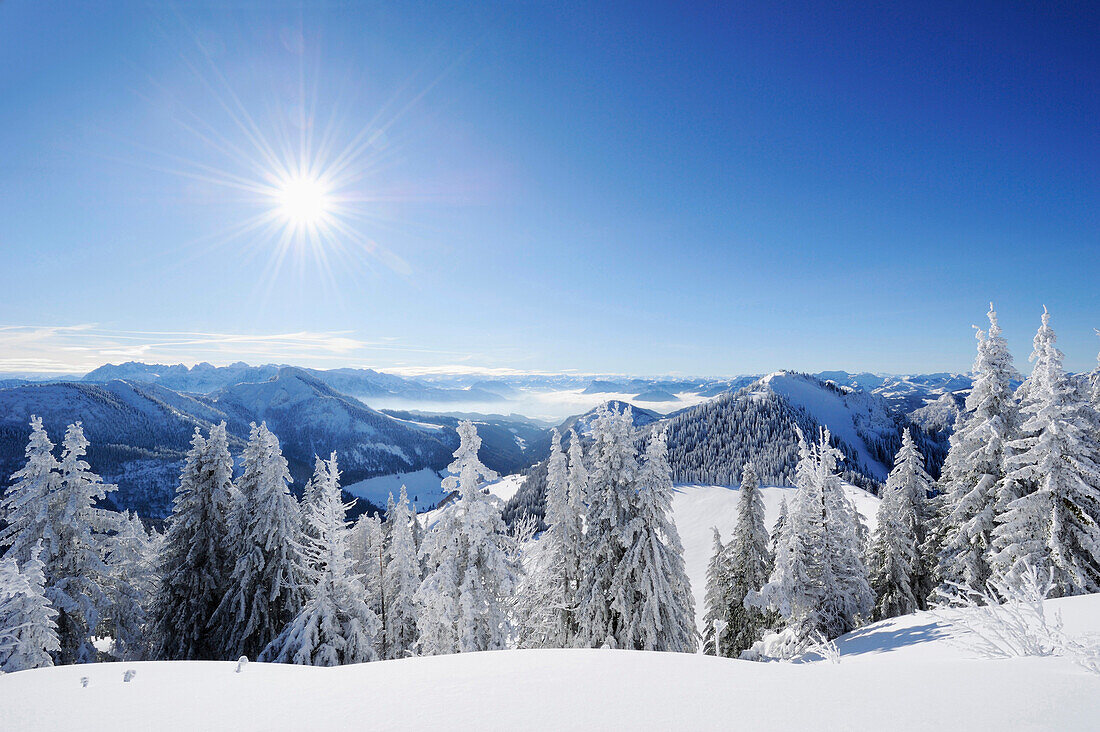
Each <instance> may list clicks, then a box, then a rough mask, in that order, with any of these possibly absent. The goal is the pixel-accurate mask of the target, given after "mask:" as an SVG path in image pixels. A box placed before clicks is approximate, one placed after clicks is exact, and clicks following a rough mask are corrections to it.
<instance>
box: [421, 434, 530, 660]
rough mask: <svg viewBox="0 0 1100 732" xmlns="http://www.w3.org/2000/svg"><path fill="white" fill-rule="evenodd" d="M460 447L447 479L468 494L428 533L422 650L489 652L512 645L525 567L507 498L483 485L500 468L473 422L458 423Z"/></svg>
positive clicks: (450, 486)
mask: <svg viewBox="0 0 1100 732" xmlns="http://www.w3.org/2000/svg"><path fill="white" fill-rule="evenodd" d="M458 435H459V446H458V449H457V450H455V453H454V457H455V459H454V461H453V462H452V463H451V464H450V465H449V466H448V468H447V469H448V470H449V471H450V472H451V473H452V474H453V475H452V476H450V477H448V478H447V479H446V480H445V481H444V482H443V485H444V487H445V488H447V489H448V490H455V489H457V490H458V491H459V493H460V494H461V497H460V499H459V500H458V501H457V502H455V503H453V504H452V505H451V506H449V507H448V508H447V509H445V510H444V511H443V514H442V516H441V517H440V520H439V521H438V522H437V524H436V525H435V526H434V527H433V528H432V529H431V531H429V532H428V534H427V535H426V536H425V537H424V544H423V546H422V547H421V555H422V556H423V557H424V559H425V562H426V565H427V570H426V574H425V577H424V581H423V583H422V584H421V585H420V589H419V590H417V593H416V597H417V605H418V607H419V610H420V617H419V619H418V628H419V630H420V643H419V646H420V652H421V653H424V654H438V653H449V652H468V651H487V650H497V649H502V648H505V647H507V644H508V641H509V638H510V637H511V635H512V623H511V619H510V618H509V614H508V609H509V606H510V605H511V604H512V597H513V596H514V593H515V591H516V586H517V583H518V581H519V578H520V575H521V573H522V571H523V568H522V566H521V565H520V563H519V561H518V558H517V553H516V551H515V546H514V542H513V539H512V537H511V536H509V535H508V533H507V529H506V527H505V525H504V520H503V519H502V518H501V506H500V501H499V500H498V499H496V498H495V497H493V496H491V495H488V494H486V493H484V492H483V491H482V488H481V486H482V482H483V481H484V480H494V479H495V478H496V477H497V475H496V473H495V472H493V471H492V470H490V469H489V468H487V467H485V465H483V464H482V462H481V460H480V459H479V458H478V455H477V453H478V449H479V448H480V447H481V438H480V437H478V435H477V429H476V428H475V427H474V424H473V422H470V421H469V420H464V421H462V422H460V423H459V425H458Z"/></svg>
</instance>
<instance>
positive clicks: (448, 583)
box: [415, 501, 463, 656]
mask: <svg viewBox="0 0 1100 732" xmlns="http://www.w3.org/2000/svg"><path fill="white" fill-rule="evenodd" d="M462 542H463V537H462V534H461V527H460V525H459V520H458V504H457V503H455V502H453V501H452V502H451V503H449V504H447V506H445V507H444V508H443V510H442V511H441V512H440V513H439V516H438V518H437V519H436V521H435V524H434V525H432V526H430V527H429V528H428V530H427V531H425V532H424V539H423V542H422V544H421V547H420V560H421V563H422V565H423V571H424V574H423V577H424V579H423V581H422V582H421V583H420V587H418V588H417V590H416V595H415V600H416V615H417V620H416V627H417V634H418V638H417V644H416V652H417V653H418V654H419V655H422V656H437V655H443V654H447V653H458V652H459V645H458V583H459V560H460V555H461V553H462Z"/></svg>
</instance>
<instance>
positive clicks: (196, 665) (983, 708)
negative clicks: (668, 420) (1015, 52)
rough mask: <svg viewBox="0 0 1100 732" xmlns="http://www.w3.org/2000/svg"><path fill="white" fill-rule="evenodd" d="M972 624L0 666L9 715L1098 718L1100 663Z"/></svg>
mask: <svg viewBox="0 0 1100 732" xmlns="http://www.w3.org/2000/svg"><path fill="white" fill-rule="evenodd" d="M1049 605H1050V607H1051V608H1052V609H1058V610H1060V611H1061V612H1062V614H1063V617H1064V620H1065V630H1066V631H1067V633H1070V634H1072V635H1081V634H1084V633H1089V632H1098V631H1100V595H1090V596H1085V597H1075V598H1069V599H1065V600H1055V601H1049ZM957 632H958V631H953V629H952V627H951V626H946V625H943V624H941V623H939V622H937V620H936V619H935V618H934V617H932V616H931V615H929V614H927V613H922V614H918V615H913V616H908V617H905V618H899V619H895V620H892V621H886V622H882V623H877V624H875V625H871V626H868V627H866V628H863V629H861V630H859V631H856V632H855V633H851V634H849V635H847V636H844V637H843V638H841V639H840V640H839V641H838V646H839V648H840V651H841V661H840V663H839V664H832V663H827V662H815V663H807V664H784V663H768V664H762V663H752V662H749V661H733V660H728V659H719V658H713V657H709V656H697V655H684V654H675V653H644V652H635V651H607V650H565V651H561V650H553V651H497V652H486V653H470V654H464V655H457V656H437V657H431V658H416V659H408V660H403V661H385V662H379V663H370V664H363V665H358V666H344V667H341V668H334V669H328V668H313V667H297V666H280V665H268V664H259V663H250V664H247V665H246V666H245V667H244V668H243V669H242V670H241V672H240V673H236V672H235V671H236V666H237V665H236V664H235V663H221V662H182V661H174V662H155V663H131V664H97V665H92V666H67V667H60V668H52V669H39V670H34V671H22V672H19V673H15V674H9V675H7V676H4V677H0V729H4V730H29V729H36V730H40V729H58V730H60V729H64V730H72V729H85V730H86V729H102V730H127V729H151V728H155V729H158V730H194V729H233V730H270V729H350V728H356V729H362V728H370V729H479V730H485V729H731V728H734V727H740V728H744V729H764V728H767V729H882V728H883V726H884V725H885V726H888V727H889V728H890V729H893V730H909V729H1060V730H1067V729H1080V730H1084V729H1095V728H1096V720H1097V719H1100V676H1098V675H1095V674H1092V673H1089V672H1088V671H1085V670H1084V669H1082V668H1081V667H1079V666H1076V665H1075V664H1073V663H1072V662H1071V661H1069V660H1068V659H1065V658H1015V659H1005V660H982V659H979V658H977V657H976V655H975V654H974V653H973V652H971V651H968V650H967V649H966V648H965V647H963V646H961V645H958V642H957V640H954V641H953V640H951V639H950V636H951V635H952V634H953V633H957ZM128 669H132V670H134V671H136V674H135V675H134V676H133V678H132V679H131V680H130V681H129V682H125V681H124V680H123V677H124V674H125V672H126V671H127V670H128ZM82 677H86V678H87V679H88V684H87V686H86V687H85V686H83V685H82V683H81V678H82Z"/></svg>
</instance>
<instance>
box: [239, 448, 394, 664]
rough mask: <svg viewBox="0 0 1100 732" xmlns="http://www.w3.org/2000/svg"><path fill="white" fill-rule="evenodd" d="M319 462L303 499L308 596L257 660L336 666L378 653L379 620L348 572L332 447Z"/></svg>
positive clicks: (344, 526) (345, 530) (344, 525)
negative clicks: (306, 498)
mask: <svg viewBox="0 0 1100 732" xmlns="http://www.w3.org/2000/svg"><path fill="white" fill-rule="evenodd" d="M321 462H322V464H323V466H324V469H323V471H322V472H319V473H317V474H315V475H314V477H313V480H312V481H311V482H312V484H313V485H312V488H313V491H312V492H313V495H312V497H311V500H310V501H309V502H307V503H306V504H305V510H306V511H308V513H307V514H306V516H305V522H306V523H307V524H308V526H309V531H308V538H307V539H305V541H304V546H303V548H302V553H303V554H304V555H305V557H306V559H307V563H308V565H309V568H310V569H309V570H308V572H307V573H305V575H304V581H305V583H306V585H307V590H306V594H307V599H306V602H305V604H304V605H303V606H302V609H301V611H300V612H299V613H298V614H297V616H295V617H294V619H293V620H291V621H290V623H289V624H287V626H286V627H285V628H283V630H282V631H281V632H280V633H279V635H278V636H277V637H276V638H275V639H274V640H272V641H271V643H270V644H268V646H267V647H266V648H265V649H264V651H263V653H262V654H261V655H260V660H262V661H273V662H276V663H296V664H301V665H306V666H339V665H342V664H347V663H362V662H365V661H373V660H375V659H376V658H377V654H376V653H375V646H376V644H377V638H378V635H379V634H381V632H382V623H381V621H380V620H379V619H378V616H377V615H375V614H374V612H372V611H371V609H370V608H369V607H367V603H366V600H365V597H364V596H365V591H364V589H363V585H362V584H361V583H360V582H359V580H358V578H357V577H356V576H355V575H354V574H353V573H352V563H351V559H350V557H349V556H348V528H347V521H346V510H347V506H345V505H344V502H343V497H342V496H341V494H340V472H339V468H338V466H337V462H336V453H332V455H330V456H329V459H328V460H325V461H321Z"/></svg>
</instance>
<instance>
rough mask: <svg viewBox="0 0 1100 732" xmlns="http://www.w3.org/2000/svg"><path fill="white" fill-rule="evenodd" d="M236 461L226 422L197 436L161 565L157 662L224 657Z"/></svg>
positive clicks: (154, 620) (155, 626)
mask: <svg viewBox="0 0 1100 732" xmlns="http://www.w3.org/2000/svg"><path fill="white" fill-rule="evenodd" d="M232 478H233V461H232V459H231V458H230V456H229V444H228V442H227V439H226V434H225V423H224V422H223V423H221V424H218V425H214V426H213V427H211V428H210V436H209V439H203V437H202V435H201V434H200V433H199V430H198V429H197V428H196V429H195V435H194V437H192V438H191V450H190V451H189V452H188V453H187V457H186V459H185V461H184V465H183V468H182V470H181V471H180V485H179V488H178V489H177V490H176V498H175V503H174V505H173V508H172V515H171V516H170V517H169V518H168V527H167V531H166V533H165V535H164V538H163V540H162V543H161V553H160V556H159V560H158V566H159V575H160V585H159V587H158V589H157V593H156V597H155V600H154V602H153V609H152V613H151V621H152V622H151V623H150V627H151V629H152V639H153V642H154V645H155V650H154V654H153V655H154V657H156V658H160V659H165V660H221V659H223V658H228V657H229V654H228V653H226V652H223V650H222V649H221V647H220V646H219V645H218V642H217V640H216V639H215V638H214V636H213V633H212V632H211V630H210V622H211V618H212V617H213V615H214V611H215V610H216V609H217V607H218V604H219V603H220V602H221V600H222V598H223V597H224V595H225V590H226V587H227V586H228V582H229V573H230V572H231V571H232V567H233V564H232V560H231V557H230V554H229V551H228V549H229V547H227V546H226V538H227V535H228V534H229V525H230V519H231V513H232V510H233V506H232V496H231V494H230V485H231V481H232Z"/></svg>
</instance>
